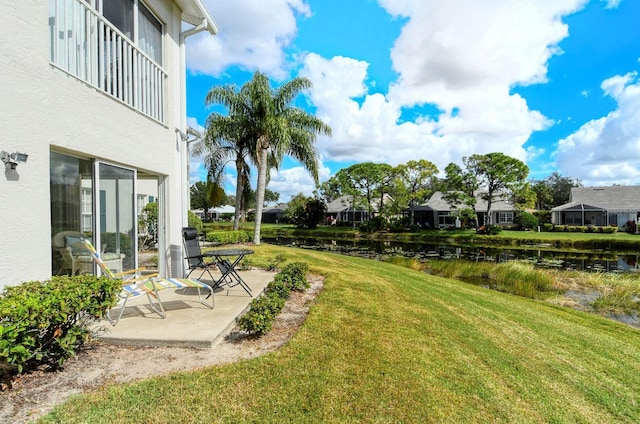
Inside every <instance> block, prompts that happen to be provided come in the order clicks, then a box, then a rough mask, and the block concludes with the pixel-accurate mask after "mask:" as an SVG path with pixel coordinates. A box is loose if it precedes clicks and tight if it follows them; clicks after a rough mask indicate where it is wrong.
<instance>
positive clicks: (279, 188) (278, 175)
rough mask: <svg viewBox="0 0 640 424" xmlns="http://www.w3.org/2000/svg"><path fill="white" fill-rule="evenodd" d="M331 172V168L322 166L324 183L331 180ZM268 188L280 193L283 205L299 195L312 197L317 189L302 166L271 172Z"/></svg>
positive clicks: (319, 171) (321, 172) (319, 172)
mask: <svg viewBox="0 0 640 424" xmlns="http://www.w3.org/2000/svg"><path fill="white" fill-rule="evenodd" d="M330 172H331V171H330V170H329V168H326V167H324V166H321V167H320V169H319V170H318V174H319V177H320V180H321V181H322V180H326V179H327V178H329V174H330ZM267 187H268V188H269V190H271V191H275V192H276V193H280V202H281V203H286V202H288V201H289V200H291V198H292V197H293V196H295V195H296V194H299V193H303V194H304V195H305V196H311V195H312V194H313V191H314V190H315V189H316V186H315V183H314V181H313V178H312V177H311V175H310V174H309V171H307V170H306V169H304V168H303V167H301V166H296V167H292V168H288V169H282V170H280V171H278V172H271V179H270V180H269V185H268V186H267Z"/></svg>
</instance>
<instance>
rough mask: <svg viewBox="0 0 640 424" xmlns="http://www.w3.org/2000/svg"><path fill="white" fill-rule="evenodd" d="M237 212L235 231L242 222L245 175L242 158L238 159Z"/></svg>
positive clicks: (234, 221)
mask: <svg viewBox="0 0 640 424" xmlns="http://www.w3.org/2000/svg"><path fill="white" fill-rule="evenodd" d="M236 172H237V175H238V176H237V177H236V205H235V206H236V213H235V214H234V216H233V231H238V227H239V222H240V213H241V210H242V187H243V184H242V183H243V181H242V179H243V178H244V176H243V175H242V161H241V160H240V158H238V159H237V160H236Z"/></svg>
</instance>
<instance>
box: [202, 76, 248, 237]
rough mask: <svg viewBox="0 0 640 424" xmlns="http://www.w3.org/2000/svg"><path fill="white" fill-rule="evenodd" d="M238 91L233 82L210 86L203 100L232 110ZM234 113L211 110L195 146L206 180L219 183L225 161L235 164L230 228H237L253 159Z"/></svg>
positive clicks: (236, 102)
mask: <svg viewBox="0 0 640 424" xmlns="http://www.w3.org/2000/svg"><path fill="white" fill-rule="evenodd" d="M240 99H241V96H240V94H239V93H238V92H237V91H236V89H235V87H234V86H233V85H229V86H223V87H213V88H212V89H211V90H210V91H209V93H208V94H207V97H206V99H205V103H206V104H207V105H211V104H213V103H222V104H223V105H225V106H227V107H228V108H229V109H232V108H234V107H235V105H237V104H238V103H239V102H240V101H241V100H240ZM235 118H236V116H234V115H229V116H224V115H221V114H220V113H217V112H214V113H212V114H211V115H209V117H208V118H207V130H206V134H205V137H204V139H203V141H202V142H200V143H198V145H196V147H195V149H194V152H195V153H197V154H200V153H205V154H206V157H205V164H206V166H207V169H208V175H207V179H208V180H209V181H213V182H215V183H217V184H221V183H222V181H221V180H222V172H223V170H224V167H225V165H226V164H227V163H229V162H231V161H234V162H235V165H236V172H237V177H236V201H235V209H236V213H235V216H234V221H233V229H234V230H237V229H238V227H239V220H240V211H241V210H242V189H243V186H244V185H245V181H249V176H250V168H249V164H248V163H247V160H250V161H254V158H255V150H253V146H254V145H253V144H252V143H251V142H250V139H249V138H248V137H247V134H246V133H245V132H244V131H243V127H242V124H241V123H240V122H238V120H236V119H235Z"/></svg>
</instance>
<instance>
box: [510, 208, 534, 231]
mask: <svg viewBox="0 0 640 424" xmlns="http://www.w3.org/2000/svg"><path fill="white" fill-rule="evenodd" d="M515 222H516V223H517V224H519V225H520V229H522V230H532V229H534V228H536V227H537V226H538V218H536V217H535V216H534V215H533V214H531V213H529V212H524V211H523V212H520V213H519V214H518V215H516V218H515Z"/></svg>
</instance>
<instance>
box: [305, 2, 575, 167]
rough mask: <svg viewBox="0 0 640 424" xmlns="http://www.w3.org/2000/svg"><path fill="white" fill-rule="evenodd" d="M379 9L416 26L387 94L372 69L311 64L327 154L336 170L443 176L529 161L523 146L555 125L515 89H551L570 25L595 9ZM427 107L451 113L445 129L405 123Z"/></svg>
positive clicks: (313, 59) (349, 62) (470, 5)
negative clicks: (501, 156) (474, 162)
mask: <svg viewBox="0 0 640 424" xmlns="http://www.w3.org/2000/svg"><path fill="white" fill-rule="evenodd" d="M379 2H380V3H381V5H382V6H383V7H384V8H385V9H386V10H387V11H388V12H389V13H390V14H392V15H396V16H403V17H406V18H408V19H407V21H406V24H405V25H404V27H403V29H402V32H401V35H400V37H399V38H398V39H397V40H396V42H395V45H394V47H393V49H392V52H391V57H392V60H393V66H394V70H395V71H396V72H397V74H398V75H399V78H398V80H397V81H396V82H395V83H394V84H393V85H392V86H391V87H390V90H389V93H388V95H386V96H385V95H383V94H380V93H379V92H377V93H376V92H375V91H376V89H374V87H373V86H371V87H367V86H366V84H365V81H367V67H368V64H367V63H366V62H362V61H359V60H356V59H352V58H345V57H334V58H331V59H327V58H322V57H320V56H318V55H316V54H313V53H309V54H307V55H306V56H305V58H304V65H303V70H302V71H301V73H302V74H303V75H305V76H308V77H309V78H310V79H311V80H312V81H313V83H314V89H313V91H312V92H311V94H310V96H311V100H312V101H313V104H314V105H316V106H317V111H318V115H319V116H320V117H321V118H323V119H325V120H326V121H327V122H328V123H329V124H330V125H331V127H332V129H333V137H332V138H331V139H321V140H320V142H319V148H320V151H321V152H323V153H324V154H325V156H326V157H327V158H328V159H330V160H335V161H365V160H372V161H384V162H387V163H391V164H397V163H403V162H406V161H407V160H408V159H411V158H416V157H420V158H426V159H428V160H431V161H432V162H434V163H435V164H436V165H437V166H438V167H439V168H441V169H442V168H444V167H445V166H446V164H447V163H449V162H459V161H460V159H461V158H462V157H463V156H468V155H470V154H473V153H488V152H492V151H500V152H503V153H505V154H508V155H511V156H514V157H517V158H519V159H521V160H526V159H527V158H529V157H530V156H531V154H532V152H531V151H529V152H527V150H526V149H525V148H524V147H523V145H524V144H525V143H526V141H527V140H528V139H529V137H530V135H531V134H532V132H534V131H539V130H544V129H546V128H548V127H549V126H551V125H552V124H553V122H551V121H550V120H549V119H547V118H546V117H545V116H543V115H542V114H541V113H540V112H538V111H535V110H531V109H530V108H529V106H528V105H527V102H526V100H525V99H524V98H522V97H521V96H520V95H518V94H515V93H513V92H512V89H513V87H515V86H518V85H527V84H535V83H541V82H545V81H546V78H547V65H548V60H549V59H550V58H551V57H552V56H553V55H556V54H560V53H561V51H560V50H559V47H558V43H559V42H560V41H561V40H563V39H564V38H566V37H567V36H568V28H567V25H566V24H564V23H563V22H562V17H563V16H565V15H567V14H570V13H573V12H575V11H577V10H579V9H580V8H582V7H584V5H585V4H586V2H587V1H586V0H559V1H554V2H524V3H523V2H513V1H511V0H495V1H492V2H489V3H487V2H482V3H480V2H477V1H475V0H434V1H429V2H425V1H422V0H399V1H398V0H379ZM427 104H431V105H434V106H436V107H437V108H438V109H440V110H442V111H443V114H442V115H441V116H440V117H439V118H438V120H437V122H436V121H434V120H433V118H432V117H428V116H427V117H421V118H420V117H419V118H418V119H415V120H413V122H402V123H400V122H399V119H400V116H401V112H402V110H403V108H411V107H413V106H422V105H427ZM454 111H455V113H454Z"/></svg>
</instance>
